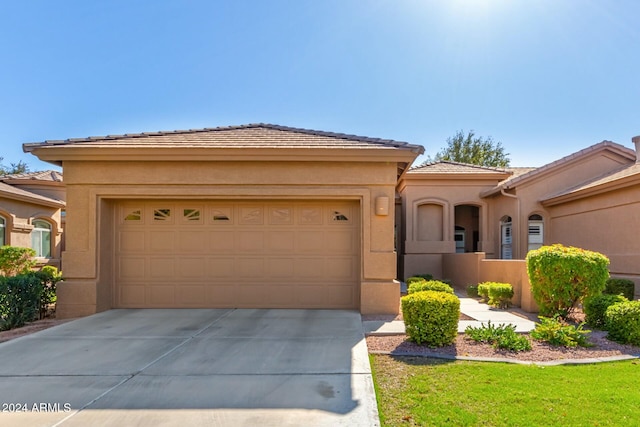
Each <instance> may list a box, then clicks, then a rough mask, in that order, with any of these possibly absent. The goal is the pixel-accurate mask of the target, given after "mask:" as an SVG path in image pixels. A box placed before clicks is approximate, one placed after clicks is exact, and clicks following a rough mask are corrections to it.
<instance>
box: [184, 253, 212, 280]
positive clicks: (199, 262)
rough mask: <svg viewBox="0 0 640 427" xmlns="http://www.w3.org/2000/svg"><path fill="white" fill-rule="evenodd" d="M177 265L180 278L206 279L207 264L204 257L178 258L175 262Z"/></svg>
mask: <svg viewBox="0 0 640 427" xmlns="http://www.w3.org/2000/svg"><path fill="white" fill-rule="evenodd" d="M177 264H178V273H179V277H180V278H188V279H190V278H198V277H199V278H202V277H206V274H207V263H206V258H205V257H197V258H180V259H178V260H177Z"/></svg>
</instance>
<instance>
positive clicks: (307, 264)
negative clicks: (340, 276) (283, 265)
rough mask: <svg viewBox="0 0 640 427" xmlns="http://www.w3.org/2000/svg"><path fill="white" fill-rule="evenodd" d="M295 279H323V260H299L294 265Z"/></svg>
mask: <svg viewBox="0 0 640 427" xmlns="http://www.w3.org/2000/svg"><path fill="white" fill-rule="evenodd" d="M294 271H295V277H296V279H300V278H323V277H325V269H324V258H299V259H296V261H295V264H294Z"/></svg>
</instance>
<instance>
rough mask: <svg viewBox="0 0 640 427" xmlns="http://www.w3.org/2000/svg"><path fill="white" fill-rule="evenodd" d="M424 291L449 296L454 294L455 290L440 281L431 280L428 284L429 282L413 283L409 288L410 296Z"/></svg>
mask: <svg viewBox="0 0 640 427" xmlns="http://www.w3.org/2000/svg"><path fill="white" fill-rule="evenodd" d="M422 291H438V292H447V293H449V294H453V293H454V292H453V288H452V287H451V286H449V285H447V284H446V283H444V282H441V281H439V280H429V281H428V282H427V281H423V282H413V283H412V284H410V285H409V288H408V289H407V293H408V294H414V293H416V292H422Z"/></svg>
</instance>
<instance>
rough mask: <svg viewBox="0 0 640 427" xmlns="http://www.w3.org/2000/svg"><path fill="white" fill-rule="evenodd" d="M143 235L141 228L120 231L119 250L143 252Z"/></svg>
mask: <svg viewBox="0 0 640 427" xmlns="http://www.w3.org/2000/svg"><path fill="white" fill-rule="evenodd" d="M144 236H145V233H144V231H142V230H139V231H121V232H120V233H119V236H118V241H119V243H120V244H119V245H118V250H119V251H120V252H144Z"/></svg>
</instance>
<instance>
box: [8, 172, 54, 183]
mask: <svg viewBox="0 0 640 427" xmlns="http://www.w3.org/2000/svg"><path fill="white" fill-rule="evenodd" d="M4 180H12V181H13V180H34V181H52V182H62V173H60V172H58V171H54V170H46V171H39V172H27V173H17V174H12V175H4V176H0V181H4Z"/></svg>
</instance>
